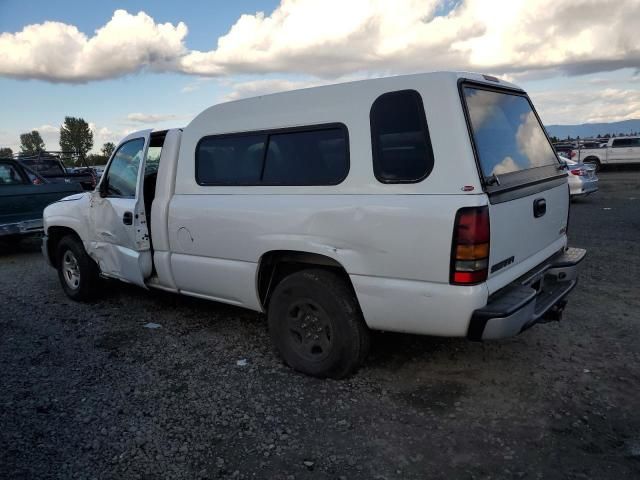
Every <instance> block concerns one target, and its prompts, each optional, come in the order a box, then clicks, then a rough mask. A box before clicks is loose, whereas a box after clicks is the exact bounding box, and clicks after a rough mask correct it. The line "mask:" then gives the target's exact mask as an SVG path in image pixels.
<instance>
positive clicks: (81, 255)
mask: <svg viewBox="0 0 640 480" xmlns="http://www.w3.org/2000/svg"><path fill="white" fill-rule="evenodd" d="M57 265H58V277H59V278H60V283H61V284H62V289H63V290H64V292H65V293H66V294H67V296H68V297H69V298H71V299H72V300H76V301H88V300H92V299H94V298H95V297H96V295H97V293H98V289H99V283H100V272H99V269H98V266H97V265H96V263H95V262H94V261H93V260H92V259H91V257H89V255H88V254H87V252H86V251H85V249H84V246H83V245H82V242H81V241H80V240H79V239H78V238H77V237H75V236H71V235H69V236H66V237H64V238H62V240H60V243H59V244H58V248H57Z"/></svg>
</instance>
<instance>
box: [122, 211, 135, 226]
mask: <svg viewBox="0 0 640 480" xmlns="http://www.w3.org/2000/svg"><path fill="white" fill-rule="evenodd" d="M122 223H124V224H125V225H133V213H131V212H124V215H123V216H122Z"/></svg>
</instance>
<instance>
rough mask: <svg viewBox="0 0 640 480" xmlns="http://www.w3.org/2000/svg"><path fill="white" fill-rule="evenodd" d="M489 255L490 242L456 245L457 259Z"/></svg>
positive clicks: (475, 258) (470, 258)
mask: <svg viewBox="0 0 640 480" xmlns="http://www.w3.org/2000/svg"><path fill="white" fill-rule="evenodd" d="M488 256H489V244H488V243H478V244H476V245H458V246H457V247H456V260H477V259H480V258H486V257H488Z"/></svg>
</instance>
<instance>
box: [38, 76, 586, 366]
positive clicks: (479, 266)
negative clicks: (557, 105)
mask: <svg viewBox="0 0 640 480" xmlns="http://www.w3.org/2000/svg"><path fill="white" fill-rule="evenodd" d="M568 213H569V189H568V185H567V173H566V171H565V170H564V169H563V165H562V164H560V162H559V161H558V158H557V157H556V155H555V152H554V150H553V148H552V146H551V144H550V142H549V139H548V138H547V136H546V133H545V131H544V129H543V128H542V125H541V122H540V119H539V118H538V115H537V113H536V112H535V109H534V108H533V105H532V104H531V101H530V100H529V98H528V97H527V95H526V93H525V92H524V91H522V90H521V89H519V88H518V87H517V86H515V85H513V84H510V83H508V82H504V81H502V80H499V79H496V78H494V77H490V76H486V75H480V74H469V73H457V72H440V73H433V74H419V75H407V76H400V77H391V78H385V79H375V80H365V81H360V82H352V83H346V84H341V85H332V86H326V87H317V88H311V89H306V90H297V91H292V92H285V93H281V94H274V95H266V96H262V97H256V98H253V99H246V100H239V101H235V102H229V103H224V104H220V105H215V106H212V107H210V108H208V109H206V110H205V111H203V112H202V113H201V114H199V115H198V116H197V117H196V118H194V120H193V121H192V122H191V123H190V124H189V125H187V126H186V127H185V128H184V129H171V130H166V131H158V132H154V131H151V130H143V131H140V132H135V133H132V134H130V135H129V136H127V137H126V138H125V139H123V140H122V142H121V143H120V144H119V146H118V147H117V149H116V150H115V152H114V154H113V156H112V157H111V159H110V161H109V164H108V166H107V168H106V170H105V173H104V174H103V176H102V179H101V181H100V184H99V186H98V188H97V189H96V190H95V191H94V192H90V193H89V192H88V193H86V194H84V195H80V196H77V197H74V198H73V199H70V200H69V201H66V202H58V203H56V204H53V205H51V206H49V207H48V208H47V210H46V211H45V232H46V236H45V238H44V242H43V251H44V253H45V255H46V256H47V257H48V258H49V260H50V263H51V264H52V265H53V266H54V267H56V269H57V270H58V275H59V277H60V281H61V284H62V287H63V289H64V290H65V292H66V293H67V295H69V296H70V297H71V298H73V299H77V300H88V299H90V298H91V297H92V296H95V295H96V294H97V293H98V292H99V288H97V287H96V285H97V282H99V280H100V278H102V277H106V278H114V279H118V280H122V281H125V282H129V283H132V284H135V285H138V286H140V287H143V288H157V289H162V290H166V291H171V292H175V293H180V294H184V295H190V296H195V297H198V298H204V299H208V300H214V301H218V302H224V303H229V304H233V305H237V306H240V307H244V308H248V309H251V310H254V311H259V312H265V313H266V314H267V321H268V324H269V330H270V334H271V338H272V341H273V342H274V344H275V345H276V348H277V350H278V351H279V353H280V355H281V356H282V357H283V359H284V360H285V362H286V363H287V364H289V365H290V366H292V367H293V368H294V369H296V370H299V371H302V372H304V373H307V374H310V375H315V376H320V377H327V376H328V377H334V378H341V377H344V376H346V375H349V374H350V373H352V372H354V371H355V370H356V369H357V367H358V366H359V365H360V364H361V363H362V361H363V360H364V358H365V357H366V352H367V350H368V345H369V340H368V338H369V331H370V330H387V331H398V332H409V333H415V334H426V335H439V336H448V337H467V338H469V339H471V340H494V339H499V338H504V337H509V336H512V335H516V334H518V333H520V332H522V331H524V330H526V329H528V328H530V327H531V326H533V325H534V324H536V323H540V322H542V321H546V320H550V319H558V318H559V317H560V316H561V313H562V310H563V308H564V306H565V304H566V297H567V295H568V293H569V292H570V291H571V289H573V287H574V286H575V285H576V282H577V267H576V266H577V264H578V263H579V262H580V261H581V260H582V258H583V256H584V253H585V252H584V251H583V250H579V249H571V248H568V246H567V235H566V233H567V224H568Z"/></svg>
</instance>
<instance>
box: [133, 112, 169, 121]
mask: <svg viewBox="0 0 640 480" xmlns="http://www.w3.org/2000/svg"><path fill="white" fill-rule="evenodd" d="M175 118H178V116H177V115H173V114H154V113H130V114H129V115H127V120H129V121H130V122H134V123H160V122H166V121H167V120H173V119H175Z"/></svg>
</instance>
